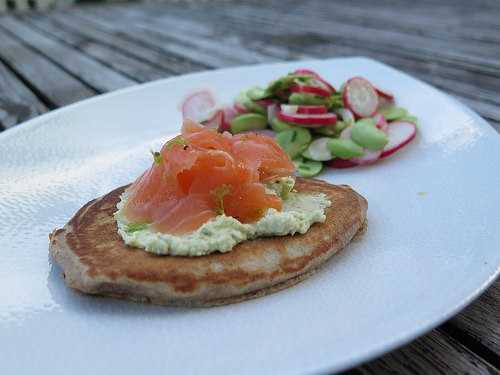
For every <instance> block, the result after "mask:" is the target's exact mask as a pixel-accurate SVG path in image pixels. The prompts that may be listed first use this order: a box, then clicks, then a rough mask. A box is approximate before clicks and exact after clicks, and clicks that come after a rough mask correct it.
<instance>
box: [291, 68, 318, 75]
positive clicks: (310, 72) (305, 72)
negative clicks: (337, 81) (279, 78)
mask: <svg viewBox="0 0 500 375" xmlns="http://www.w3.org/2000/svg"><path fill="white" fill-rule="evenodd" d="M294 73H295V74H301V75H304V76H314V77H319V74H318V73H316V72H315V71H314V70H311V69H297V70H296V71H295V72H294Z"/></svg>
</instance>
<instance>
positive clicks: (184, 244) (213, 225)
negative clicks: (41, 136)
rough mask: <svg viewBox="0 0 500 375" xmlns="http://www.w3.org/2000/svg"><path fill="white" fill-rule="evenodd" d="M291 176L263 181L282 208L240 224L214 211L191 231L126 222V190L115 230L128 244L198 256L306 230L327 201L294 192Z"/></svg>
mask: <svg viewBox="0 0 500 375" xmlns="http://www.w3.org/2000/svg"><path fill="white" fill-rule="evenodd" d="M294 183H295V181H294V179H293V178H292V177H287V178H282V179H277V180H274V181H272V182H270V183H268V184H267V189H268V192H269V193H273V194H276V195H279V196H280V197H281V198H282V199H283V209H282V211H277V210H275V209H272V208H271V209H268V210H267V212H266V214H265V215H264V216H263V217H262V218H261V219H259V220H258V221H256V222H254V223H249V224H244V223H241V222H239V221H238V220H236V219H235V218H233V217H231V216H226V215H224V214H221V215H218V216H216V217H215V218H213V219H211V220H209V221H208V222H206V223H205V224H203V225H202V226H201V227H200V228H198V229H197V230H195V231H194V232H191V233H187V234H184V235H171V234H168V233H161V232H156V231H153V230H152V229H151V228H150V226H149V225H148V224H138V223H131V222H129V221H128V220H127V219H126V217H125V216H124V215H123V207H124V205H125V202H126V201H127V193H126V192H125V193H124V194H122V196H121V197H120V202H119V203H118V204H117V209H118V211H117V212H115V218H116V222H117V225H118V234H119V235H120V236H121V238H122V239H123V240H124V241H125V243H126V244H127V245H129V246H134V247H138V248H142V249H144V250H145V251H148V252H151V253H154V254H157V255H179V256H200V255H207V254H210V253H212V252H215V251H220V252H222V253H225V252H228V251H231V250H232V249H233V247H234V246H235V245H237V244H239V243H240V242H243V241H246V240H251V239H254V238H257V237H269V236H285V235H289V234H290V235H294V234H296V233H301V234H303V233H306V232H307V231H308V229H309V228H310V227H311V225H313V224H314V223H322V222H324V221H325V220H326V215H325V209H326V208H327V207H329V206H330V204H331V203H330V201H329V200H328V199H327V197H326V195H325V194H322V193H314V194H312V193H311V194H309V193H308V194H306V193H297V192H294V191H293V185H294Z"/></svg>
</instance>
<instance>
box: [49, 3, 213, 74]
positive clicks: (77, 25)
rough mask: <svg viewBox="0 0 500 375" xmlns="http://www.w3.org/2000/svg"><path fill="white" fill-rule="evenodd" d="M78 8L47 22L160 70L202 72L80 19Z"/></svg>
mask: <svg viewBox="0 0 500 375" xmlns="http://www.w3.org/2000/svg"><path fill="white" fill-rule="evenodd" d="M78 13H79V12H78V9H72V10H71V11H70V12H67V11H65V12H59V11H54V12H51V13H49V14H47V15H45V17H44V19H46V20H47V22H50V24H51V25H54V26H55V27H57V28H61V29H64V30H68V31H70V32H75V33H78V34H80V35H82V36H84V37H85V38H88V39H89V40H92V41H95V42H97V43H100V44H102V45H103V46H106V48H107V49H109V50H117V51H120V52H122V53H123V54H124V55H127V56H131V57H133V58H134V59H136V60H139V61H144V62H146V63H148V64H150V65H151V66H153V67H156V68H157V69H159V70H162V71H165V72H168V73H172V74H182V73H186V72H192V71H197V70H202V69H204V68H205V66H204V65H200V64H195V63H193V62H191V61H186V60H185V59H181V58H178V57H177V56H172V55H171V54H166V53H164V52H162V51H159V50H158V49H156V48H151V47H150V46H148V45H145V44H144V43H143V42H137V41H134V40H131V39H129V38H127V37H126V36H124V35H122V34H120V33H118V32H115V30H114V29H112V28H110V27H109V25H107V24H106V23H105V22H101V23H100V22H99V21H98V20H95V19H93V18H90V19H85V18H83V17H81V16H78Z"/></svg>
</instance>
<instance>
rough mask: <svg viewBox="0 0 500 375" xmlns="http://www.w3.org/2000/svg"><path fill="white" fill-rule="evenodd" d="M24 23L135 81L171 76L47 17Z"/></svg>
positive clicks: (29, 18)
mask: <svg viewBox="0 0 500 375" xmlns="http://www.w3.org/2000/svg"><path fill="white" fill-rule="evenodd" d="M23 22H24V23H25V24H28V25H30V26H32V27H35V28H37V29H38V30H40V31H41V32H45V33H47V35H49V36H50V37H51V38H55V39H58V40H60V41H61V42H63V43H66V44H68V45H71V46H73V47H74V48H76V49H78V50H80V51H82V52H83V53H85V54H87V55H89V56H92V57H93V58H95V59H96V60H98V61H100V62H101V63H103V64H105V65H107V66H109V67H111V68H112V69H114V70H116V71H119V72H120V73H122V74H124V75H126V76H127V77H129V78H131V79H133V80H136V81H139V82H147V81H151V80H155V79H159V78H165V77H167V76H168V75H169V74H167V73H166V72H165V71H164V70H160V69H157V68H156V67H153V66H151V65H150V64H147V63H144V62H142V61H138V60H136V59H134V58H131V57H129V56H128V55H125V54H123V53H121V52H120V51H117V50H114V49H110V48H108V47H106V46H103V45H102V44H98V43H95V42H94V41H92V40H89V39H87V38H86V37H83V36H81V35H79V34H76V33H72V32H68V31H67V30H66V29H61V28H60V27H57V26H55V25H54V24H52V23H51V22H50V20H48V19H47V18H46V17H40V16H29V17H24V18H23Z"/></svg>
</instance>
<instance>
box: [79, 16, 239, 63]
mask: <svg viewBox="0 0 500 375" xmlns="http://www.w3.org/2000/svg"><path fill="white" fill-rule="evenodd" d="M116 9H117V12H116V13H118V12H119V10H118V8H116ZM85 13H86V14H85ZM79 14H80V15H82V16H85V17H86V19H93V20H94V21H95V20H96V19H99V21H100V24H106V27H108V28H109V29H112V30H113V32H115V33H120V34H122V35H126V36H127V37H128V38H130V39H132V40H135V41H139V42H142V43H145V44H147V45H149V46H153V47H155V48H157V49H159V50H160V51H162V52H164V53H168V54H172V55H174V56H179V57H182V58H184V59H187V60H190V61H193V62H195V63H198V64H203V65H205V66H207V67H223V66H234V65H236V64H238V61H237V60H234V59H231V60H228V59H227V58H225V57H221V56H218V55H215V54H212V53H210V52H207V51H203V50H199V49H196V48H193V47H192V46H186V45H185V44H184V43H179V42H178V41H175V40H173V39H170V38H166V37H164V36H162V35H161V34H159V33H157V32H155V31H154V30H145V29H143V28H140V27H137V25H135V24H134V23H133V22H130V20H129V22H127V23H126V24H124V23H122V22H121V21H120V20H121V18H117V17H116V14H114V13H113V14H106V13H103V12H102V10H101V9H100V8H94V7H92V8H90V7H89V8H85V12H81V13H79ZM117 19H118V20H119V21H120V22H117Z"/></svg>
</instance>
